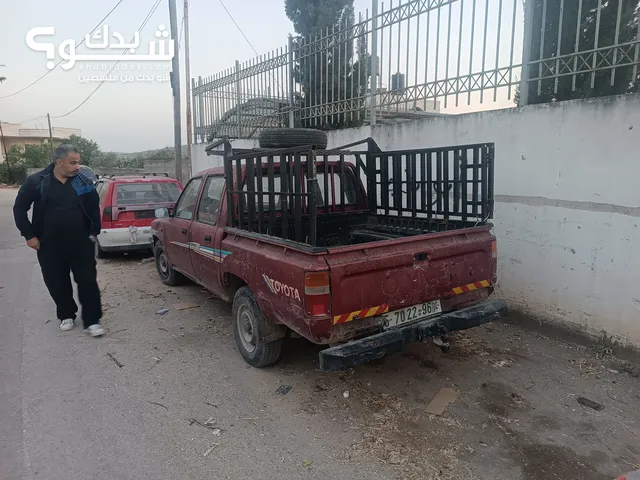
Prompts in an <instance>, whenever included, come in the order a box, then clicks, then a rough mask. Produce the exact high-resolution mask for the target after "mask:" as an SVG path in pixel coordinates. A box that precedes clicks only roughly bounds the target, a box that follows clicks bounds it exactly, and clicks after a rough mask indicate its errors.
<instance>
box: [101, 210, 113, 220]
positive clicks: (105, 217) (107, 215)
mask: <svg viewBox="0 0 640 480" xmlns="http://www.w3.org/2000/svg"><path fill="white" fill-rule="evenodd" d="M102 221H103V222H105V223H107V222H111V207H104V211H103V212H102Z"/></svg>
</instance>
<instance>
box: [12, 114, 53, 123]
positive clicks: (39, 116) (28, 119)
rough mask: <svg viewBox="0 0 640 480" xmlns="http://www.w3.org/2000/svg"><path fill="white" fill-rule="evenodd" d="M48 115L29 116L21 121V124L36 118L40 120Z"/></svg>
mask: <svg viewBox="0 0 640 480" xmlns="http://www.w3.org/2000/svg"><path fill="white" fill-rule="evenodd" d="M46 117H47V116H46V115H38V116H37V117H31V118H27V119H26V120H22V121H21V122H19V123H20V125H22V124H24V123H27V122H32V121H35V120H40V119H41V118H46Z"/></svg>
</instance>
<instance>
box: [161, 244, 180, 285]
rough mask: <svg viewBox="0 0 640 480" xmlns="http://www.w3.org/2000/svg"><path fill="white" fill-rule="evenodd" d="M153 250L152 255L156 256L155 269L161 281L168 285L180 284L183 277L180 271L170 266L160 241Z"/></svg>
mask: <svg viewBox="0 0 640 480" xmlns="http://www.w3.org/2000/svg"><path fill="white" fill-rule="evenodd" d="M153 251H154V256H155V257H156V269H157V270H158V275H160V280H162V283H164V284H165V285H169V286H170V287H175V286H177V285H182V284H183V283H184V281H185V278H184V276H183V275H182V274H181V273H179V272H176V271H175V270H174V269H173V267H172V266H171V262H169V257H167V252H166V251H165V249H164V245H162V242H160V241H158V243H156V245H155V247H154V249H153Z"/></svg>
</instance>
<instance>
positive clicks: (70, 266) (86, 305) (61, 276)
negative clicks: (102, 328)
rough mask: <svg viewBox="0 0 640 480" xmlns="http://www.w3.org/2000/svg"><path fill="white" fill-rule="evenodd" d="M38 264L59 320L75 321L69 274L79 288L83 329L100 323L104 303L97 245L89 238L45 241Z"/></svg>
mask: <svg viewBox="0 0 640 480" xmlns="http://www.w3.org/2000/svg"><path fill="white" fill-rule="evenodd" d="M38 262H39V263H40V268H41V270H42V277H43V279H44V283H45V285H46V286H47V289H48V290H49V294H50V295H51V298H53V301H54V302H55V304H56V310H57V316H58V319H60V320H61V321H62V320H65V319H67V318H72V319H74V320H75V319H76V314H77V312H78V305H76V302H75V300H74V299H73V287H72V285H71V276H70V273H73V278H74V280H75V282H76V284H77V285H78V299H79V300H80V304H81V305H82V323H83V324H84V328H87V327H89V326H91V325H94V324H96V323H99V322H100V319H101V318H102V302H101V299H100V287H98V281H97V270H96V259H95V254H94V244H93V242H92V241H91V239H90V238H89V237H88V236H87V237H85V238H75V239H43V240H42V241H41V243H40V250H38Z"/></svg>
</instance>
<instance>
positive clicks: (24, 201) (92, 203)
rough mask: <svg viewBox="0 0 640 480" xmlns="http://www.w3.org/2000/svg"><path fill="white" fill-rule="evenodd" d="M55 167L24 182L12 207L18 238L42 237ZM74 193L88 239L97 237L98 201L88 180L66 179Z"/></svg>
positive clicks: (78, 175) (98, 222) (92, 185)
mask: <svg viewBox="0 0 640 480" xmlns="http://www.w3.org/2000/svg"><path fill="white" fill-rule="evenodd" d="M53 167H54V164H53V163H52V164H50V165H49V166H48V167H47V168H45V169H44V170H42V171H41V172H38V173H34V174H33V175H30V176H29V178H27V181H26V182H24V184H23V185H22V187H20V190H19V191H18V196H17V197H16V201H15V203H14V205H13V218H14V219H15V222H16V227H18V230H20V234H21V235H22V236H23V237H24V238H25V239H26V240H31V239H32V238H34V237H39V238H40V237H42V235H43V233H44V207H45V205H46V202H47V193H48V190H49V186H50V185H51V177H52V176H53ZM68 181H70V182H71V185H72V186H73V189H74V190H75V191H76V193H77V194H78V196H79V197H80V206H81V207H82V211H83V212H84V214H85V215H86V217H87V219H88V220H89V221H88V222H87V225H88V231H87V235H95V236H98V234H99V233H100V229H101V228H102V226H101V224H100V199H99V197H98V192H96V187H95V185H94V183H93V182H92V181H91V179H90V178H89V177H87V176H86V175H84V174H83V173H81V172H78V173H77V175H76V176H75V177H73V179H69V180H68ZM31 205H33V216H32V219H31V220H32V221H29V216H28V212H29V210H30V209H31Z"/></svg>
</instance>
